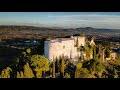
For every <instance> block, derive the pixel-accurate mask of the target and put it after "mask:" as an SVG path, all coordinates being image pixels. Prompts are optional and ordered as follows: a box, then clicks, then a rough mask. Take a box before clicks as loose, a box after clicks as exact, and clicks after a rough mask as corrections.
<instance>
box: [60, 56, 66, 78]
mask: <svg viewBox="0 0 120 90" xmlns="http://www.w3.org/2000/svg"><path fill="white" fill-rule="evenodd" d="M64 68H65V61H64V56H62V59H61V65H60V73H61V75H62V77H64Z"/></svg>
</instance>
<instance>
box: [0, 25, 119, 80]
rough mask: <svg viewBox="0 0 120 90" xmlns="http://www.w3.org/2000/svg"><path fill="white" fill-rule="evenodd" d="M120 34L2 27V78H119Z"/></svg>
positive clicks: (102, 31) (0, 60)
mask: <svg viewBox="0 0 120 90" xmlns="http://www.w3.org/2000/svg"><path fill="white" fill-rule="evenodd" d="M119 35H120V31H119V30H114V29H97V28H92V27H84V28H83V27H82V28H75V29H73V28H70V29H64V28H63V29H62V28H55V27H53V28H49V27H34V26H8V25H6V26H0V78H119V77H120V73H119V72H120V36H119Z"/></svg>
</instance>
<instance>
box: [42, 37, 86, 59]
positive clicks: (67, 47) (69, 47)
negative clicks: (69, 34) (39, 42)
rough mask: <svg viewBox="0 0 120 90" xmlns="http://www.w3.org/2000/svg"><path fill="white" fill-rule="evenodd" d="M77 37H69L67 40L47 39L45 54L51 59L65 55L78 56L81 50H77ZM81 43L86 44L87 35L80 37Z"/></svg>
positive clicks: (67, 57)
mask: <svg viewBox="0 0 120 90" xmlns="http://www.w3.org/2000/svg"><path fill="white" fill-rule="evenodd" d="M76 39H77V38H76V37H75V38H69V39H67V40H53V41H52V40H50V41H45V43H44V47H45V48H44V55H45V57H47V58H48V59H49V60H50V61H53V58H54V59H55V58H56V57H57V58H59V57H60V56H62V55H64V57H65V59H69V58H72V59H73V58H77V57H78V56H80V52H77V47H75V43H76ZM78 41H79V45H83V46H84V45H85V37H80V38H78Z"/></svg>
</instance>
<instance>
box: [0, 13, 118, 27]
mask: <svg viewBox="0 0 120 90" xmlns="http://www.w3.org/2000/svg"><path fill="white" fill-rule="evenodd" d="M119 24H120V12H0V25H24V26H37V27H41V26H43V27H59V28H60V27H61V28H80V27H93V28H104V29H120V25H119Z"/></svg>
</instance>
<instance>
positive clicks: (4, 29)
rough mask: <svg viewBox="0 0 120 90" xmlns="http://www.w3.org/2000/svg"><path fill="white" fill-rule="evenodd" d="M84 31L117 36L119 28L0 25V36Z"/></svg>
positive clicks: (60, 33)
mask: <svg viewBox="0 0 120 90" xmlns="http://www.w3.org/2000/svg"><path fill="white" fill-rule="evenodd" d="M79 33H84V34H86V35H91V34H92V35H99V36H119V35H120V30H115V29H97V28H91V27H85V28H76V29H61V28H47V27H33V26H0V38H32V37H35V38H41V37H44V36H48V35H55V36H68V35H73V34H79Z"/></svg>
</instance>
